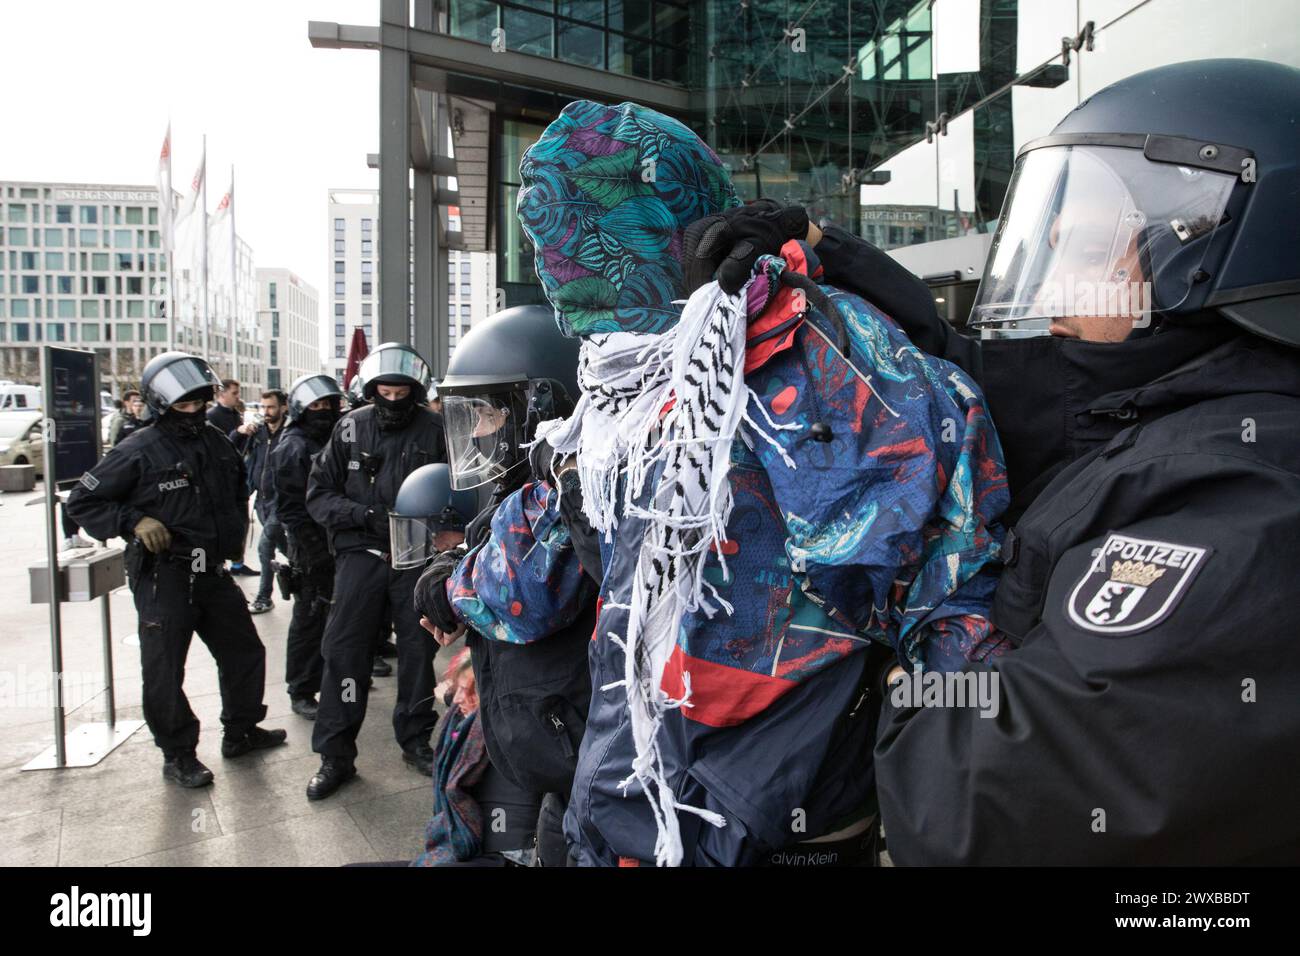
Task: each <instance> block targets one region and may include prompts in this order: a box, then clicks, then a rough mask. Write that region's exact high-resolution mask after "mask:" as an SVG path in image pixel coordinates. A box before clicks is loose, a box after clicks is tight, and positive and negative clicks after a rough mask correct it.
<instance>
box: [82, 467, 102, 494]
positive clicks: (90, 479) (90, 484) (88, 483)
mask: <svg viewBox="0 0 1300 956" xmlns="http://www.w3.org/2000/svg"><path fill="white" fill-rule="evenodd" d="M81 483H82V484H83V485H84V486H85V487H86V490H87V491H94V490H95V489H96V488H98V487H99V479H98V478H96V477H95V476H94V475H92V474H91V473H90V472H86V473H85V474H83V475H82V476H81Z"/></svg>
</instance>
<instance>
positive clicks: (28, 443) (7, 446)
mask: <svg viewBox="0 0 1300 956" xmlns="http://www.w3.org/2000/svg"><path fill="white" fill-rule="evenodd" d="M42 417H43V416H42V415H41V413H40V412H39V411H34V412H33V411H7V412H0V465H34V466H35V468H36V474H37V475H41V476H44V474H45V435H44V434H43V433H42V431H41V419H42Z"/></svg>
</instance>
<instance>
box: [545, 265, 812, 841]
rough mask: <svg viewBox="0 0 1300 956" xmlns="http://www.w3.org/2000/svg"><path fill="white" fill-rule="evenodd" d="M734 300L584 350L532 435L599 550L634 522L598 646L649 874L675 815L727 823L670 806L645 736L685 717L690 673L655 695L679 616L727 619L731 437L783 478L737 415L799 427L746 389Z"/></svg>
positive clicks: (689, 307)
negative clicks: (634, 546) (620, 603)
mask: <svg viewBox="0 0 1300 956" xmlns="http://www.w3.org/2000/svg"><path fill="white" fill-rule="evenodd" d="M745 301H746V299H745V292H744V291H742V292H741V293H740V294H739V295H736V296H728V295H726V294H725V293H724V292H722V290H721V289H719V287H718V285H717V283H709V284H708V285H706V286H703V287H701V288H700V289H698V290H696V292H695V293H694V294H693V295H692V296H691V297H690V299H689V300H688V301H687V302H686V304H685V308H684V310H683V312H682V316H681V319H680V321H679V322H678V323H677V324H676V325H675V326H673V328H671V329H670V330H668V331H667V332H664V333H662V334H659V335H637V334H633V333H625V332H620V333H611V334H609V335H605V336H593V337H592V338H590V339H588V340H586V341H585V342H584V343H583V346H582V353H581V359H580V363H579V384H580V385H581V388H582V395H581V397H580V399H579V401H578V403H577V406H576V408H575V409H574V413H573V415H572V416H570V417H569V418H568V419H567V420H565V421H553V422H545V423H543V424H542V425H541V426H539V428H538V436H537V437H538V438H545V439H546V441H547V442H548V443H549V444H550V445H551V447H552V448H553V449H554V450H555V456H556V460H557V461H559V460H560V459H563V458H567V457H568V456H570V455H574V456H576V459H577V469H578V474H579V476H580V479H581V485H582V493H583V502H584V510H585V511H586V514H587V517H588V519H589V520H590V521H591V523H592V526H593V527H594V528H596V529H597V530H598V531H600V532H601V533H603V534H604V535H605V536H606V537H607V538H608V537H609V536H611V535H612V534H613V533H614V530H615V528H616V527H617V523H618V516H619V515H620V514H622V515H627V516H634V517H637V518H640V519H644V529H645V530H644V535H643V537H642V540H641V543H640V550H639V556H638V559H637V568H636V576H635V578H634V580H633V583H632V591H631V598H630V603H629V605H628V607H627V608H626V610H627V630H626V633H625V634H624V635H622V636H621V637H620V636H619V635H617V634H611V635H610V639H611V640H613V641H615V642H616V643H618V644H619V645H621V646H622V648H623V651H624V661H625V664H624V679H623V680H622V681H621V682H619V683H620V684H621V685H622V686H624V687H625V688H626V693H627V702H628V711H629V717H630V723H631V728H632V736H633V741H634V744H635V748H636V757H635V759H634V760H633V763H632V773H631V775H630V776H629V777H628V778H627V780H626V781H624V787H625V788H626V786H627V785H629V784H630V783H631V782H632V781H633V780H636V781H638V782H639V783H640V784H641V786H642V788H643V789H644V791H645V793H646V796H647V798H648V800H649V802H650V806H651V808H652V810H653V812H654V816H655V823H656V826H657V828H658V837H657V839H656V842H655V858H656V862H657V863H658V864H659V865H661V866H664V865H667V866H677V865H679V864H680V863H681V860H682V844H681V835H680V830H679V827H678V822H677V815H676V811H677V810H685V811H688V812H691V813H696V814H698V815H700V816H701V817H703V818H704V819H706V820H708V822H710V823H712V824H713V825H715V826H723V825H725V820H724V819H723V818H722V817H720V816H719V815H717V814H715V813H711V812H709V811H706V810H702V809H700V808H697V807H691V806H686V805H684V804H680V803H678V802H677V801H676V799H675V797H674V794H673V792H672V789H671V788H670V787H669V785H668V782H667V780H666V779H665V776H664V772H663V763H662V760H661V758H660V752H659V746H658V742H657V736H658V731H659V727H660V725H661V723H662V721H663V715H664V713H665V712H666V711H668V710H671V709H674V708H676V707H683V706H685V707H689V706H691V704H690V675H689V674H683V682H684V684H685V687H686V691H685V693H684V694H683V696H682V698H681V699H680V700H674V699H671V698H669V697H668V695H666V694H665V693H664V692H663V691H662V690H661V689H660V683H661V679H662V676H663V672H664V667H665V665H666V664H667V662H668V659H669V657H670V655H671V654H672V651H673V648H674V646H675V645H676V640H677V633H678V629H679V625H680V623H681V620H682V616H683V615H684V614H687V613H694V612H697V611H698V612H702V613H704V614H705V615H707V616H709V617H712V616H713V615H714V614H715V613H717V610H718V609H719V607H721V608H722V609H724V610H725V611H726V612H727V613H731V610H732V608H731V606H730V605H729V604H728V603H727V602H726V601H725V600H723V598H722V597H721V596H720V595H719V594H718V593H717V591H716V590H715V589H714V588H713V586H712V585H711V584H710V583H709V582H708V581H706V580H705V577H704V571H705V565H706V557H707V555H708V553H709V551H710V549H711V548H712V550H714V551H715V552H716V554H717V556H718V561H719V562H720V564H721V565H722V569H723V572H724V574H725V572H726V559H725V557H724V551H723V548H722V544H723V542H725V541H726V540H727V537H726V529H727V522H728V519H729V518H730V515H731V508H732V495H731V488H730V485H729V483H728V481H727V472H728V470H729V468H730V462H731V445H732V442H733V440H734V439H735V438H736V437H737V435H738V434H739V432H740V428H741V425H742V424H744V425H748V426H749V431H750V433H751V434H752V435H755V436H758V437H760V438H762V439H764V440H766V441H768V442H769V443H771V444H772V445H773V446H774V447H776V448H777V450H778V451H779V452H780V453H781V456H782V458H783V460H784V461H785V463H786V465H787V466H788V467H790V468H793V467H794V462H793V461H792V460H791V459H790V458H789V456H788V455H786V453H785V452H784V450H783V449H781V448H780V446H779V445H778V444H777V443H776V441H775V440H774V439H772V438H771V437H770V435H768V434H767V433H766V432H765V431H764V428H763V427H761V426H760V425H759V424H758V422H756V421H755V420H754V419H753V418H752V417H751V416H750V414H749V410H748V409H749V404H750V401H751V399H752V400H753V402H754V405H755V406H756V407H757V408H758V409H759V411H760V412H761V413H762V419H763V425H764V426H765V427H766V428H769V429H780V428H797V427H798V426H795V425H777V424H776V423H774V422H773V421H772V420H771V418H770V417H769V416H768V414H767V410H766V409H765V408H764V407H763V405H762V404H761V403H760V402H759V401H758V400H757V396H755V395H754V393H753V392H752V391H751V390H750V388H749V386H748V385H746V384H745V379H744V364H745V331H746V315H745ZM670 403H671V404H670ZM665 409H667V410H666V411H665ZM624 476H625V478H626V481H625V483H624V486H623V492H622V495H621V500H620V495H619V484H620V478H622V477H624ZM614 686H618V685H614ZM606 689H607V688H606Z"/></svg>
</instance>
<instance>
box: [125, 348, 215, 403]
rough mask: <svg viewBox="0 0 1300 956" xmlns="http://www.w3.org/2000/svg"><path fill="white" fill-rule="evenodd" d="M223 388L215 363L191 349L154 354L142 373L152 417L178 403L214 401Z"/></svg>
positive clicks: (146, 401) (142, 384) (144, 396)
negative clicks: (194, 353)
mask: <svg viewBox="0 0 1300 956" xmlns="http://www.w3.org/2000/svg"><path fill="white" fill-rule="evenodd" d="M220 388H221V379H219V378H218V377H217V373H216V372H214V371H212V366H210V365H208V363H207V362H205V361H203V359H201V358H199V357H198V356H196V355H190V354H189V353H188V352H163V353H162V354H160V355H155V356H154V357H153V358H151V359H150V360H149V364H148V365H146V366H145V367H144V372H143V373H142V374H141V376H140V396H141V398H143V399H144V404H145V407H146V408H147V409H148V410H149V412H150V416H151V417H152V416H154V415H157V416H161V415H162V414H164V413H165V412H166V411H167V410H168V409H169V408H171V407H172V405H174V404H176V403H177V402H185V401H196V400H200V399H201V400H203V401H211V400H212V398H213V396H214V395H216V392H217V390H218V389H220Z"/></svg>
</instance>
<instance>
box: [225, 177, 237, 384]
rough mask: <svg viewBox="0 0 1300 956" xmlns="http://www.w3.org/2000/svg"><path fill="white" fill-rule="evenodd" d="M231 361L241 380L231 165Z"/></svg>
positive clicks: (229, 210)
mask: <svg viewBox="0 0 1300 956" xmlns="http://www.w3.org/2000/svg"><path fill="white" fill-rule="evenodd" d="M227 214H228V215H229V216H230V361H231V368H232V369H233V370H234V371H233V372H232V373H231V378H234V379H239V240H238V239H237V238H235V164H234V163H231V164H230V208H229V209H228V210H227Z"/></svg>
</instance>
